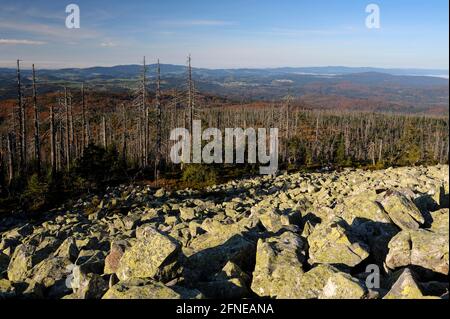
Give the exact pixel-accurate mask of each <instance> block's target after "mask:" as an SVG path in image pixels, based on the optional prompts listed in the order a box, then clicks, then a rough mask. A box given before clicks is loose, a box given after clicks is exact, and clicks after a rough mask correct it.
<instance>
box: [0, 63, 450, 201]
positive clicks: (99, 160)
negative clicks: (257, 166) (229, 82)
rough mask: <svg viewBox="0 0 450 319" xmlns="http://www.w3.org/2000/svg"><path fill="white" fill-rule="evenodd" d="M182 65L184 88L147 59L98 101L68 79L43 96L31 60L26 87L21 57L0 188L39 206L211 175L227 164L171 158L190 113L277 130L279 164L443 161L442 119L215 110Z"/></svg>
mask: <svg viewBox="0 0 450 319" xmlns="http://www.w3.org/2000/svg"><path fill="white" fill-rule="evenodd" d="M186 71H187V72H186V75H187V76H186V78H187V81H186V84H185V86H184V87H182V88H180V89H179V90H172V91H171V92H170V94H168V92H162V90H161V83H162V77H163V75H161V73H160V69H159V67H158V68H157V74H155V76H154V80H152V81H150V80H149V79H148V78H147V68H146V64H145V59H144V63H143V66H142V75H141V78H140V80H139V81H138V83H136V85H135V86H134V88H131V89H130V91H129V96H127V97H126V98H121V99H115V98H113V96H114V95H113V94H111V97H110V98H108V99H106V98H105V99H104V104H102V101H95V103H94V94H93V93H94V92H91V91H90V90H89V87H88V86H86V85H84V84H83V83H78V84H74V83H70V82H68V83H67V85H66V86H62V87H61V90H60V92H59V93H58V94H54V95H51V97H52V100H51V101H48V97H46V99H45V103H44V102H43V101H44V99H43V98H41V97H40V96H39V87H43V86H45V85H46V83H41V82H39V80H38V74H37V72H36V71H35V70H34V66H33V72H32V79H31V83H32V85H31V87H24V86H23V85H22V77H21V75H20V65H19V62H18V63H17V103H16V106H15V107H14V108H12V109H11V112H10V115H9V116H8V118H6V119H3V123H2V124H1V130H0V134H1V136H0V195H1V196H2V197H3V198H10V199H11V198H12V201H14V202H17V201H18V198H19V202H21V203H22V204H23V205H25V206H26V207H28V208H29V207H32V208H38V207H42V206H45V204H46V203H54V202H56V201H57V200H58V199H60V198H63V197H64V196H62V195H61V194H60V193H61V192H63V193H67V192H68V191H70V192H74V191H76V192H85V191H91V190H97V189H100V188H102V187H105V186H107V185H110V184H112V183H116V182H123V181H129V180H132V179H137V178H142V179H146V180H153V181H154V183H155V185H157V184H158V182H159V180H161V179H163V178H165V177H167V176H168V175H169V174H171V175H170V176H177V177H179V178H180V180H183V181H187V180H189V179H193V180H196V181H199V182H202V181H205V182H208V181H214V182H215V181H217V176H219V175H223V172H218V170H221V169H222V170H223V169H224V167H215V168H214V167H208V168H205V167H204V166H201V167H193V166H187V165H184V166H175V165H173V164H172V163H171V161H170V159H169V155H170V148H171V146H172V145H173V143H174V142H173V141H170V140H169V133H170V131H171V130H172V129H174V128H177V127H185V128H187V129H189V130H191V127H192V122H193V120H196V119H199V120H202V125H203V126H204V127H205V128H206V127H216V128H219V129H220V130H222V132H223V131H224V129H225V128H236V127H240V128H248V127H253V128H259V127H265V128H272V127H275V128H278V129H279V136H280V147H279V151H280V152H279V155H280V158H279V161H280V166H281V168H282V169H298V168H303V167H311V168H314V167H323V166H333V167H344V166H358V167H372V168H383V167H387V166H397V165H417V164H437V163H448V152H449V136H448V128H449V121H448V118H437V117H426V116H412V115H394V114H376V113H356V112H351V113H350V112H349V113H343V112H333V111H315V110H306V109H305V108H304V105H302V104H300V103H299V102H297V101H295V100H294V99H292V98H290V97H286V99H284V100H283V101H279V102H276V103H275V102H274V103H273V104H272V105H263V107H259V108H253V107H220V106H218V105H217V103H212V102H211V101H210V100H208V99H205V98H200V95H199V94H198V93H197V91H196V89H195V83H194V81H193V79H192V72H191V62H190V58H189V59H188V65H187V68H186ZM69 84H70V85H69ZM94 106H95V107H94ZM244 168H245V169H247V168H248V169H249V170H251V166H249V167H247V166H245V167H244ZM241 169H242V167H241ZM183 173H184V176H183ZM17 194H20V196H19V197H17V196H18V195H17ZM0 205H1V202H0Z"/></svg>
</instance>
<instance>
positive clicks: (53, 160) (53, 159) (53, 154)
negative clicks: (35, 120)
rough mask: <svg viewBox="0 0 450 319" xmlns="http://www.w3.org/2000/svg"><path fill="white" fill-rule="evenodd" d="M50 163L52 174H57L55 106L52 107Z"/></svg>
mask: <svg viewBox="0 0 450 319" xmlns="http://www.w3.org/2000/svg"><path fill="white" fill-rule="evenodd" d="M50 162H51V167H52V174H53V175H54V174H55V173H56V136H55V110H54V107H53V104H51V105H50Z"/></svg>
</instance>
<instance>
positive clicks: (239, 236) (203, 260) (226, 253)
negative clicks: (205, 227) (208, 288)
mask: <svg viewBox="0 0 450 319" xmlns="http://www.w3.org/2000/svg"><path fill="white" fill-rule="evenodd" d="M222 229H223V231H222V232H218V233H214V234H210V233H206V234H203V235H200V236H197V237H196V238H195V239H194V240H192V242H191V243H190V245H189V246H188V247H184V248H183V253H184V254H185V255H186V257H187V258H186V260H185V268H186V269H185V277H187V278H186V279H187V280H191V281H194V282H195V281H198V280H200V281H207V280H208V278H210V277H211V276H213V275H214V274H216V273H217V272H219V271H220V270H221V269H222V268H223V267H224V266H225V264H226V263H227V262H229V261H232V262H234V263H235V264H237V265H238V266H239V267H240V268H241V269H244V270H247V269H251V268H252V267H253V264H254V260H255V259H254V258H255V253H256V244H255V242H254V241H253V240H252V239H249V238H247V237H246V234H245V233H240V232H238V228H236V227H233V226H230V228H227V227H224V228H222Z"/></svg>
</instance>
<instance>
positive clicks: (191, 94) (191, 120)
mask: <svg viewBox="0 0 450 319" xmlns="http://www.w3.org/2000/svg"><path fill="white" fill-rule="evenodd" d="M188 107H189V131H190V132H191V134H192V132H193V123H194V83H193V81H192V65H191V55H190V54H189V56H188Z"/></svg>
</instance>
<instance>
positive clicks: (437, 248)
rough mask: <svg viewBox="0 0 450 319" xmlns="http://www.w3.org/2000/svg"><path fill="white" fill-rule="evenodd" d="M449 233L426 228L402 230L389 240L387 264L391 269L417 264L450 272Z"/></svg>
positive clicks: (441, 271) (446, 272)
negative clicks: (449, 268) (449, 267)
mask: <svg viewBox="0 0 450 319" xmlns="http://www.w3.org/2000/svg"><path fill="white" fill-rule="evenodd" d="M448 254H449V238H448V233H434V232H431V231H427V230H424V229H419V230H410V231H402V232H400V233H398V234H397V235H396V236H395V237H394V238H392V240H391V241H390V242H389V254H388V255H387V257H386V266H387V267H388V268H390V269H396V268H399V267H404V266H409V265H415V266H421V267H423V268H426V269H429V270H432V271H435V272H438V273H442V274H445V275H447V274H448V261H449V259H448Z"/></svg>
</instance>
